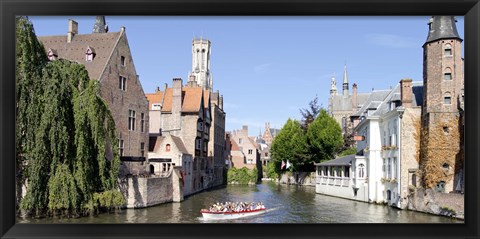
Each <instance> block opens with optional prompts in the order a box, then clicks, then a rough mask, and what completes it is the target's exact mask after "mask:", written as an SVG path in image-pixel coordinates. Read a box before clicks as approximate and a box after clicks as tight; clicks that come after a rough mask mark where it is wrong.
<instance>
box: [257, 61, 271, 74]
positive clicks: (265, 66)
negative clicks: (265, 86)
mask: <svg viewBox="0 0 480 239" xmlns="http://www.w3.org/2000/svg"><path fill="white" fill-rule="evenodd" d="M272 65H273V64H272V63H265V64H261V65H258V66H255V67H254V68H253V71H254V72H255V73H265V72H267V71H268V69H270V67H271V66H272Z"/></svg>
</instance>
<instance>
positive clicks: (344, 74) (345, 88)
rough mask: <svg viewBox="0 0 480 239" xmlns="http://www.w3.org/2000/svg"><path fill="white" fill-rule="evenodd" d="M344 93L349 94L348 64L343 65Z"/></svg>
mask: <svg viewBox="0 0 480 239" xmlns="http://www.w3.org/2000/svg"><path fill="white" fill-rule="evenodd" d="M342 94H343V95H348V77H347V64H345V66H344V67H343V87H342Z"/></svg>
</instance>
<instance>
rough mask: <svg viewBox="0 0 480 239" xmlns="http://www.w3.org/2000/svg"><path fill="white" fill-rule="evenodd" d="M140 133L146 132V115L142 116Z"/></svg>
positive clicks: (142, 114)
mask: <svg viewBox="0 0 480 239" xmlns="http://www.w3.org/2000/svg"><path fill="white" fill-rule="evenodd" d="M140 132H142V133H143V132H145V113H141V114H140Z"/></svg>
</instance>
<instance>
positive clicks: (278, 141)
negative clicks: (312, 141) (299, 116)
mask: <svg viewBox="0 0 480 239" xmlns="http://www.w3.org/2000/svg"><path fill="white" fill-rule="evenodd" d="M271 156H272V158H273V159H274V161H275V167H276V168H277V170H278V171H280V165H281V163H282V161H283V162H285V163H286V162H287V161H288V162H290V164H291V165H292V167H291V168H289V169H288V170H290V171H292V170H298V166H299V165H302V164H304V162H305V159H306V157H307V145H306V138H305V134H304V131H303V130H302V128H301V126H300V123H299V122H298V121H297V120H292V119H288V120H287V122H286V123H285V125H284V126H283V127H282V129H281V130H280V132H279V133H278V135H277V136H276V137H275V139H274V140H273V142H272V147H271Z"/></svg>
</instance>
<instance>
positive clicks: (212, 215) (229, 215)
mask: <svg viewBox="0 0 480 239" xmlns="http://www.w3.org/2000/svg"><path fill="white" fill-rule="evenodd" d="M200 212H201V213H202V215H203V218H205V219H237V218H242V217H250V216H255V215H260V214H262V213H265V212H267V209H266V208H260V209H254V210H243V211H238V212H235V211H231V212H212V211H210V210H207V209H202V210H200Z"/></svg>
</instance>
